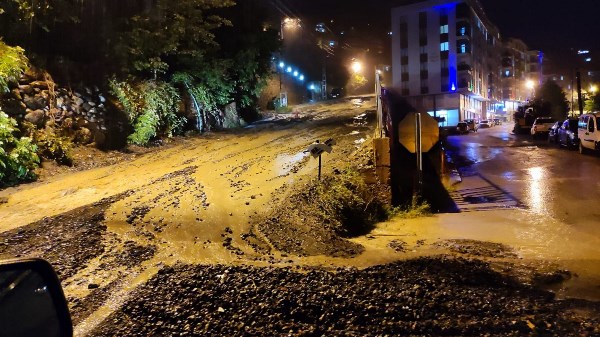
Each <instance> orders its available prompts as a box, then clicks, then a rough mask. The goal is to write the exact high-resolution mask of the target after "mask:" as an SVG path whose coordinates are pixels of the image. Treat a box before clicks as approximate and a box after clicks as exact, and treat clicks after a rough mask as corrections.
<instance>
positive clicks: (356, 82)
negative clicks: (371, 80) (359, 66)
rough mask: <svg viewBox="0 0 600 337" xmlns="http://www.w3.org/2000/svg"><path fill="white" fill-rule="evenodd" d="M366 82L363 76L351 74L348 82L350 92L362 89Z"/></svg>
mask: <svg viewBox="0 0 600 337" xmlns="http://www.w3.org/2000/svg"><path fill="white" fill-rule="evenodd" d="M367 82H368V80H367V78H366V77H365V76H363V75H361V74H353V75H352V76H351V77H350V82H349V83H348V86H349V87H350V88H352V90H358V89H361V88H362V87H364V86H365V85H366V84H367Z"/></svg>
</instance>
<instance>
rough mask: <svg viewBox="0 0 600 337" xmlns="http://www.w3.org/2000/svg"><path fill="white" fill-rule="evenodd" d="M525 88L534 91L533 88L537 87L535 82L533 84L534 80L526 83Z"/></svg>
mask: <svg viewBox="0 0 600 337" xmlns="http://www.w3.org/2000/svg"><path fill="white" fill-rule="evenodd" d="M525 87H527V89H529V90H533V88H534V87H535V82H533V81H532V80H527V82H525Z"/></svg>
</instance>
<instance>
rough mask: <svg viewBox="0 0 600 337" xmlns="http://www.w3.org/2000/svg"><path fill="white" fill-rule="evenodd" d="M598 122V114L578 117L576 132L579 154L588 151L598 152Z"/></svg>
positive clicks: (599, 143)
mask: <svg viewBox="0 0 600 337" xmlns="http://www.w3.org/2000/svg"><path fill="white" fill-rule="evenodd" d="M599 121H600V112H595V113H591V114H584V115H582V116H581V117H579V122H578V125H577V126H578V128H577V129H578V132H577V135H578V136H579V140H580V141H579V153H585V152H588V151H600V130H598V122H599Z"/></svg>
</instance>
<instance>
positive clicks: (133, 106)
mask: <svg viewBox="0 0 600 337" xmlns="http://www.w3.org/2000/svg"><path fill="white" fill-rule="evenodd" d="M109 84H110V88H111V91H112V93H113V94H114V95H115V96H116V97H117V99H118V100H119V102H120V103H121V104H122V105H123V108H124V110H125V112H126V113H127V116H128V118H129V122H130V123H131V125H132V126H133V129H134V132H133V134H131V135H130V136H129V138H128V140H129V142H130V143H132V144H136V145H147V144H148V142H150V140H152V138H154V137H156V136H167V137H172V136H173V135H175V134H177V133H179V132H181V130H182V127H183V125H184V124H185V118H183V117H179V116H177V111H178V107H179V99H180V97H179V94H178V92H177V90H176V89H175V88H174V87H173V86H172V85H170V84H167V83H164V82H159V81H143V82H139V83H136V84H131V83H130V82H119V81H117V80H115V79H112V80H110V82H109Z"/></svg>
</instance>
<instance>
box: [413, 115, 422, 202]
mask: <svg viewBox="0 0 600 337" xmlns="http://www.w3.org/2000/svg"><path fill="white" fill-rule="evenodd" d="M415 117H416V118H415V124H416V125H415V133H416V134H415V148H416V151H415V152H416V154H417V178H418V184H419V186H418V190H419V193H421V192H422V188H423V142H422V139H421V113H417V114H416V115H415Z"/></svg>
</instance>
